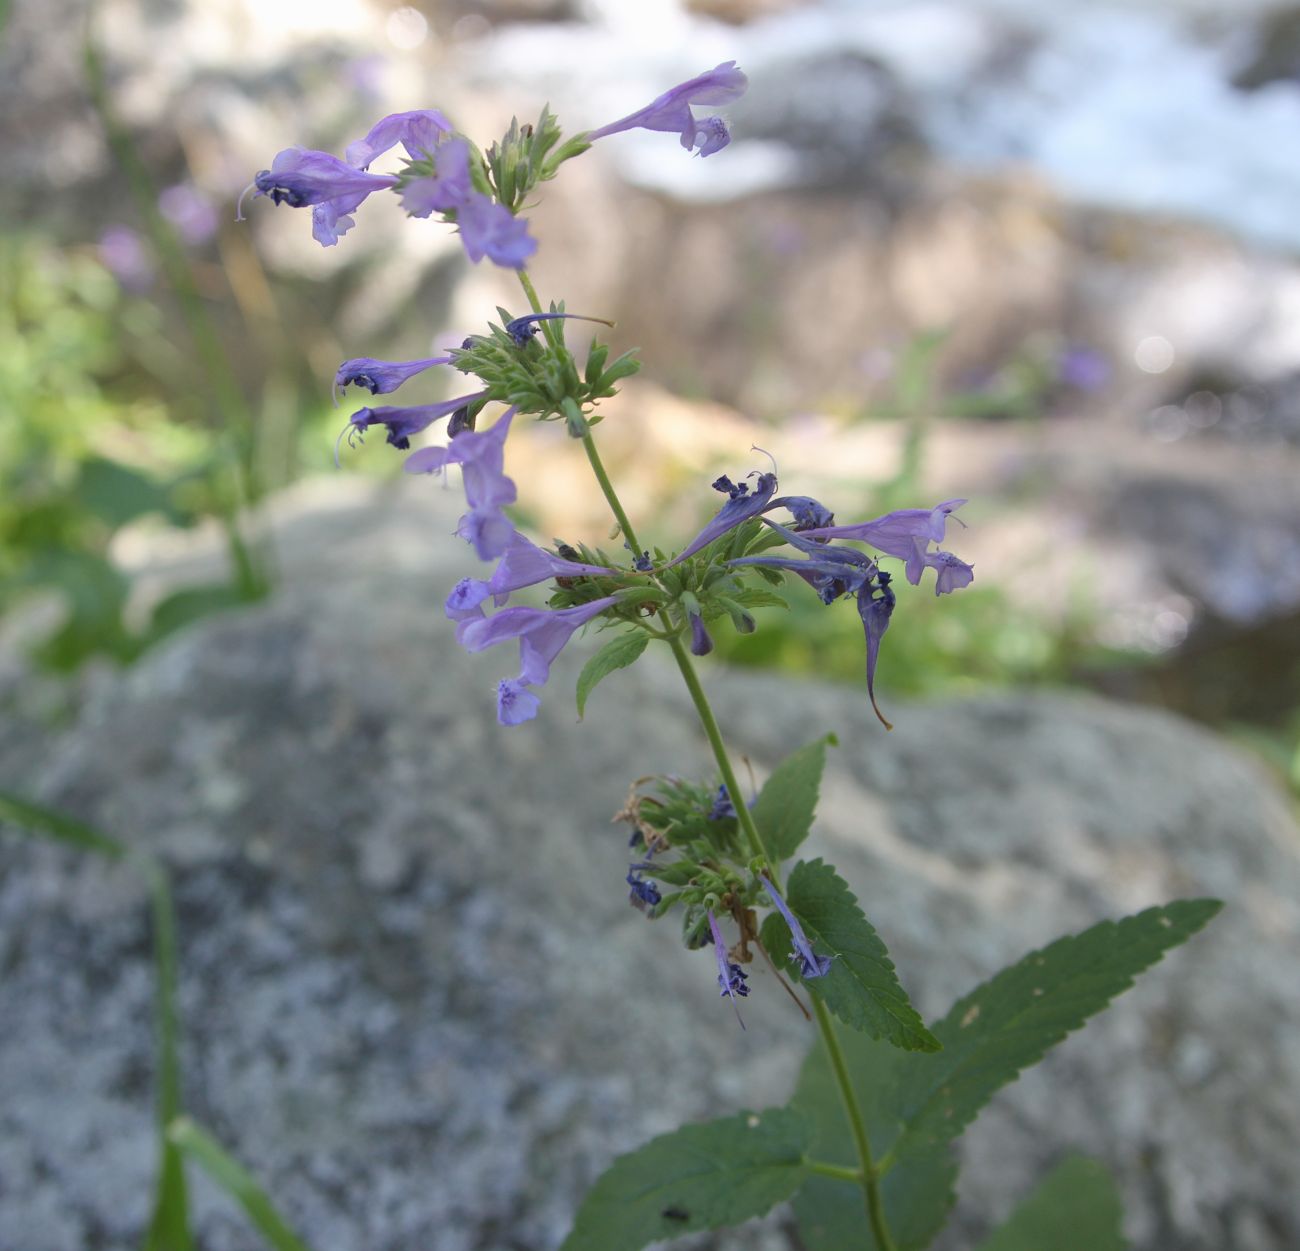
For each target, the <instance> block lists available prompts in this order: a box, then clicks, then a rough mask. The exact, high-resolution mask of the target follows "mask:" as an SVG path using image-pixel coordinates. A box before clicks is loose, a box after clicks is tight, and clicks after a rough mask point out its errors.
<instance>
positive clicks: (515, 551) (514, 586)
mask: <svg viewBox="0 0 1300 1251" xmlns="http://www.w3.org/2000/svg"><path fill="white" fill-rule="evenodd" d="M614 573H615V570H613V569H608V568H605V567H604V566H602V565H584V564H583V563H582V562H581V561H576V560H566V559H565V558H564V557H562V556H556V555H555V554H554V553H553V552H548V551H546V550H545V549H544V548H541V547H538V546H537V545H536V544H535V543H530V542H529V541H528V540H527V539H526V538H524V536H523V535H522V534H520V533H519V532H518V531H517V530H515V531H513V532H512V534H511V536H510V543H509V545H508V546H507V547H506V550H505V551H504V552H503V553H502V556H501V563H500V564H499V565H497V567H496V571H495V572H494V573H493V574H492V576H491V577H490V578H489V579H488V580H487V581H486V582H484V583H483V586H484V587H485V588H486V594H490V595H493V596H495V597H496V605H497V607H498V608H500V607H501V605H502V604H504V603H505V602H506V598H507V596H509V594H510V592H511V591H518V590H521V589H522V588H523V587H526V586H536V585H537V583H539V582H545V581H546V580H547V579H548V578H591V577H596V578H599V577H606V578H607V577H610V576H611V575H612V574H614Z"/></svg>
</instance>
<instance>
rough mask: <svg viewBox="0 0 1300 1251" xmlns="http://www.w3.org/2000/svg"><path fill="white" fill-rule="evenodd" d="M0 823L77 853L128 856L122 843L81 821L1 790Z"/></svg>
mask: <svg viewBox="0 0 1300 1251" xmlns="http://www.w3.org/2000/svg"><path fill="white" fill-rule="evenodd" d="M0 821H8V822H10V823H12V824H13V825H16V826H18V827H19V828H20V829H22V830H25V831H26V832H27V833H28V834H35V835H37V836H38V837H40V838H47V839H50V840H51V841H52V842H56V843H63V844H65V845H66V846H68V847H75V848H77V849H78V850H79V851H93V852H96V853H98V854H99V855H101V856H108V857H109V859H111V860H121V859H122V858H123V857H124V856H126V855H127V848H126V845H125V844H124V843H119V842H118V841H117V839H115V838H109V837H108V835H107V834H101V833H100V832H99V831H98V830H95V829H92V828H91V827H90V826H88V825H86V824H85V823H84V822H81V821H77V820H75V819H74V818H72V817H69V816H67V815H66V814H64V813H62V812H56V811H55V810H54V809H53V808H46V807H44V806H43V805H41V804H34V803H32V801H31V800H30V799H24V798H23V797H22V796H21V795H15V794H14V793H13V792H12V791H4V790H0Z"/></svg>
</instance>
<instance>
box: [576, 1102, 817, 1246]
mask: <svg viewBox="0 0 1300 1251" xmlns="http://www.w3.org/2000/svg"><path fill="white" fill-rule="evenodd" d="M807 1147H808V1131H807V1126H806V1125H805V1124H804V1122H803V1119H802V1118H801V1117H799V1116H798V1115H796V1114H795V1113H793V1112H791V1111H790V1110H789V1109H788V1108H773V1109H770V1110H769V1111H767V1112H762V1113H753V1112H742V1113H740V1114H739V1115H738V1116H729V1117H725V1118H723V1119H722V1120H717V1121H705V1122H703V1123H702V1124H698V1125H684V1126H683V1127H682V1128H681V1129H677V1130H674V1131H673V1132H672V1133H670V1134H663V1135H661V1136H660V1137H658V1138H655V1139H653V1140H651V1141H650V1142H648V1143H646V1145H645V1146H644V1147H640V1148H638V1149H637V1150H636V1151H632V1152H629V1153H628V1154H627V1155H623V1156H620V1157H619V1158H618V1159H617V1160H615V1161H614V1163H613V1165H611V1166H610V1168H609V1169H607V1170H606V1171H605V1173H603V1174H602V1175H601V1177H600V1178H599V1179H598V1180H597V1182H596V1184H595V1185H594V1186H593V1187H592V1188H591V1190H590V1191H589V1192H588V1194H587V1197H586V1198H585V1199H584V1200H583V1202H582V1206H581V1207H580V1208H579V1209H578V1215H577V1217H576V1219H575V1220H574V1225H573V1230H572V1232H571V1233H570V1234H569V1236H568V1237H567V1238H566V1239H565V1240H564V1242H563V1244H562V1245H561V1247H560V1251H638V1249H639V1248H641V1247H644V1246H646V1245H647V1244H649V1243H652V1242H658V1241H660V1240H661V1239H664V1238H675V1237H678V1236H680V1235H681V1234H689V1233H694V1232H696V1231H697V1230H701V1229H721V1228H722V1227H724V1226H727V1225H737V1224H739V1223H740V1222H741V1221H746V1220H749V1219H750V1218H751V1217H755V1216H762V1215H763V1213H764V1212H767V1211H768V1210H769V1209H771V1208H772V1207H775V1205H776V1204H778V1203H780V1202H782V1201H783V1200H785V1199H788V1198H789V1197H790V1196H791V1195H792V1194H794V1192H795V1191H796V1190H797V1189H798V1188H799V1185H800V1183H801V1182H802V1181H804V1179H805V1178H806V1177H807V1170H806V1168H805V1167H804V1154H805V1152H806V1151H807Z"/></svg>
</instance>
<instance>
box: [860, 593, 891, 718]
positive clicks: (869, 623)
mask: <svg viewBox="0 0 1300 1251" xmlns="http://www.w3.org/2000/svg"><path fill="white" fill-rule="evenodd" d="M889 581H890V578H889V574H887V573H879V574H877V575H876V585H873V584H872V583H871V582H865V583H863V585H862V589H861V590H860V591H858V616H860V617H861V618H862V628H863V629H864V630H865V631H866V635H867V695H868V696H869V697H870V699H871V707H872V710H873V711H874V712H875V714H876V716H877V717H878V718H879V719H880V724H881V725H883V726H884V727H885V729H887V730H892V729H893V728H894V727H893V726H892V725H891V724H890V723H889V722H888V721H886V720H885V714H884V713H883V712H881V711H880V705H879V704H877V703H876V659H877V657H878V656H879V655H880V640H881V639H882V638H884V637H885V631H886V630H887V629H888V628H889V618H890V617H891V616H892V615H893V612H894V592H893V590H892V589H891V588H890V585H889ZM877 594H878V595H879V596H880V598H879V599H877V598H876V596H877Z"/></svg>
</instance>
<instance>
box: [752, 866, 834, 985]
mask: <svg viewBox="0 0 1300 1251" xmlns="http://www.w3.org/2000/svg"><path fill="white" fill-rule="evenodd" d="M758 880H759V881H760V882H762V883H763V889H764V890H765V891H767V894H768V898H769V899H771V901H772V903H773V904H774V905H775V907H776V910H777V911H778V912H779V913H780V914H781V915H782V916H783V917H784V918H785V923H786V924H787V925H788V926H789V927H790V938H791V940H792V941H793V942H794V949H795V953H796V954H797V955H798V957H799V971H800V973H802V974H803V976H804V977H805V978H813V977H825V976H826V974H827V973H829V972H830V968H831V961H832V959H833V957H832V956H819V955H818V954H817V953H816V952H815V951H813V949H812V944H811V943H810V942H809V941H808V935H807V934H805V933H804V932H803V926H801V925H800V924H799V920H798V918H797V917H796V916H795V915H794V913H793V912H791V911H790V909H789V907H788V906H787V905H786V902H785V900H784V899H782V898H781V896H780V894H779V893H778V892H777V889H776V887H775V886H773V885H772V883H771V882H769V881H768V880H767V878H765V877H764V876H762V875H761V874H760V875H759V879H758Z"/></svg>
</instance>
